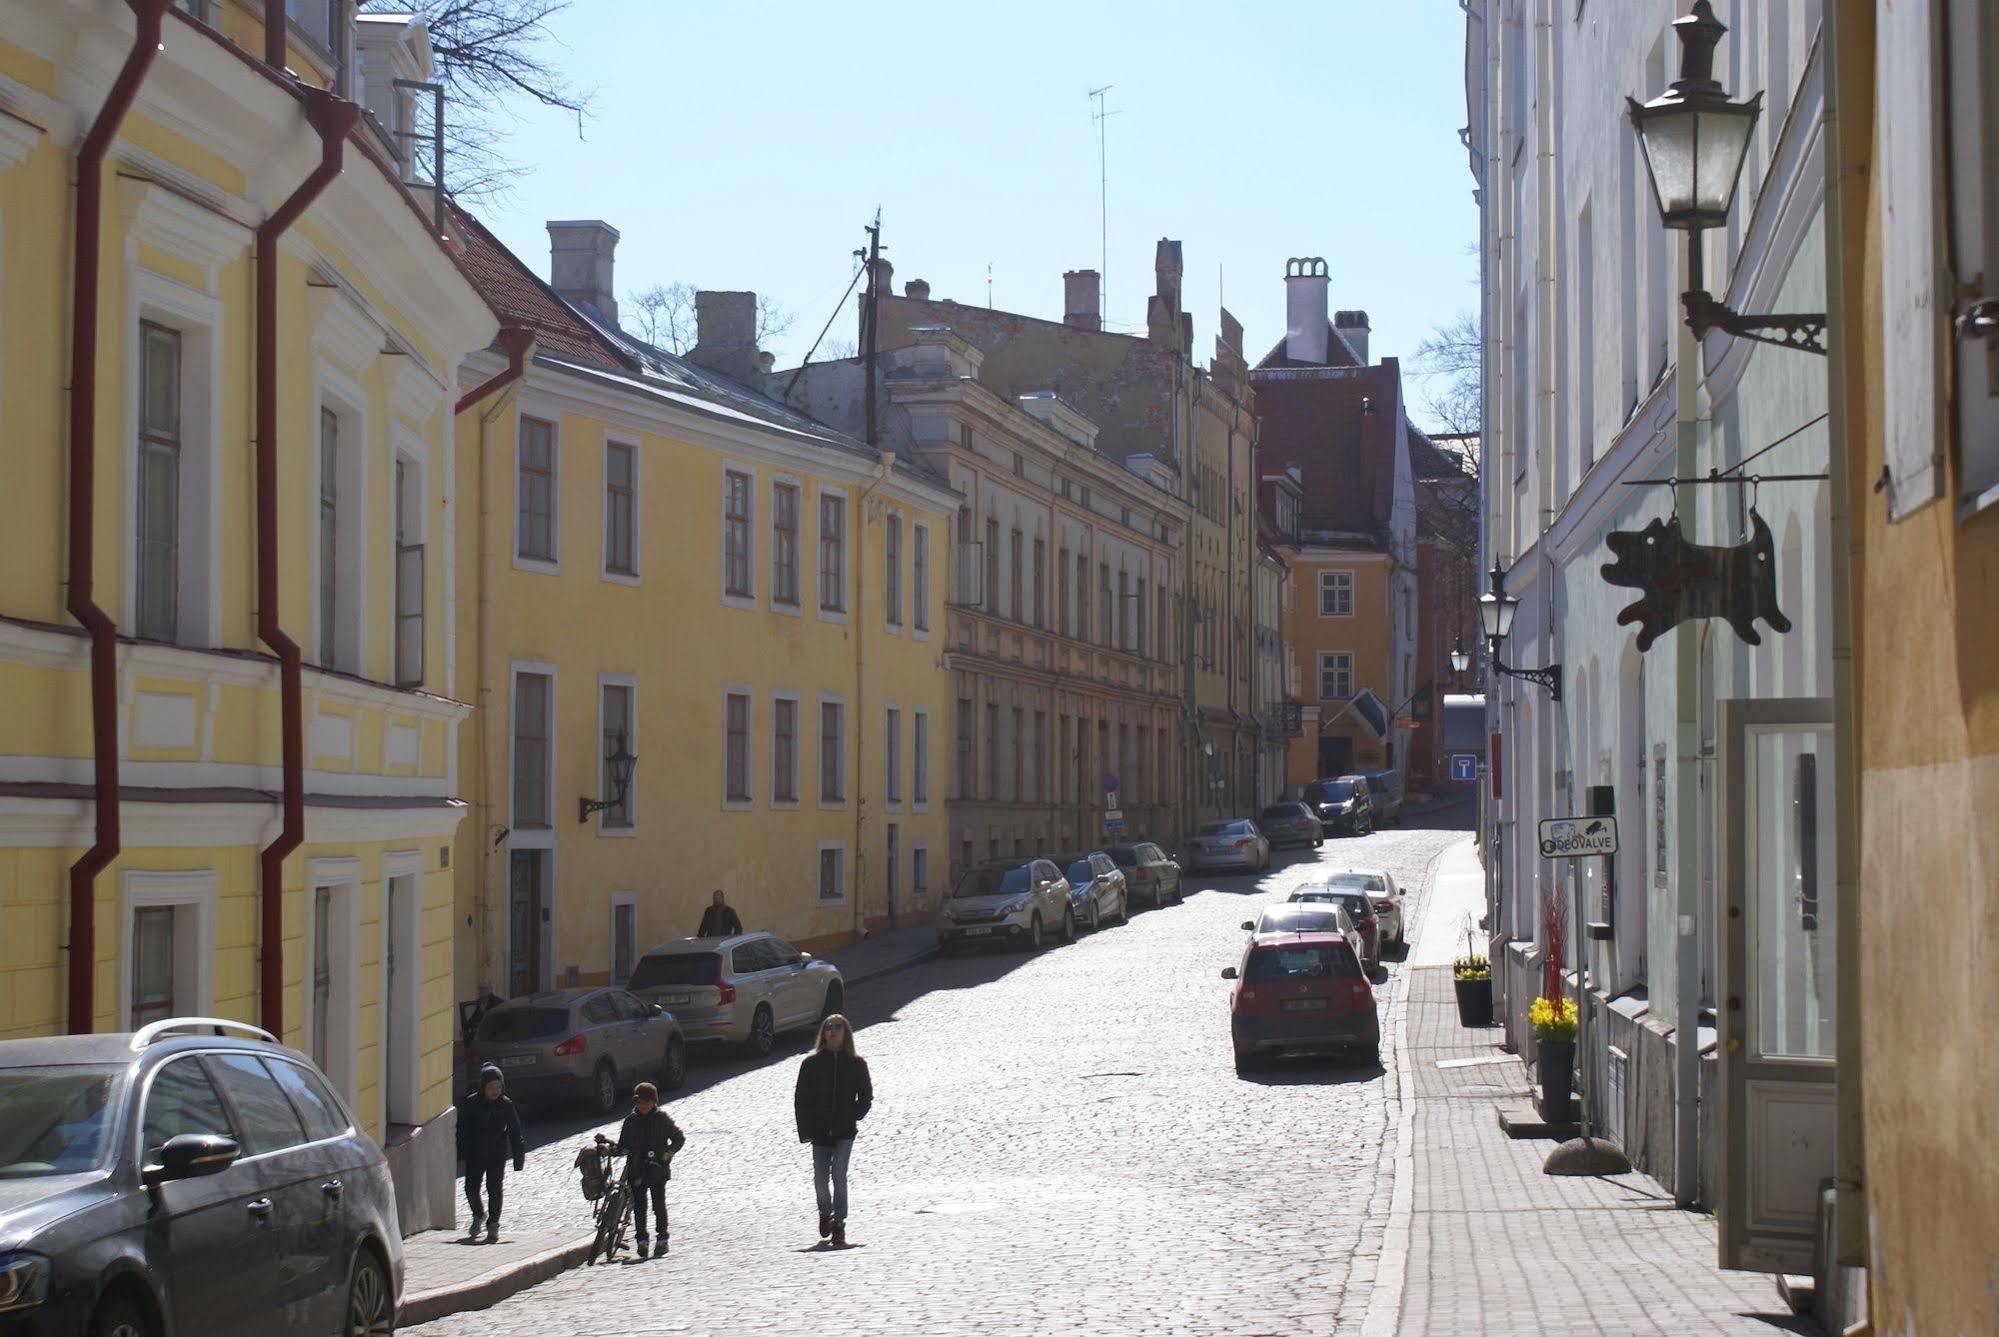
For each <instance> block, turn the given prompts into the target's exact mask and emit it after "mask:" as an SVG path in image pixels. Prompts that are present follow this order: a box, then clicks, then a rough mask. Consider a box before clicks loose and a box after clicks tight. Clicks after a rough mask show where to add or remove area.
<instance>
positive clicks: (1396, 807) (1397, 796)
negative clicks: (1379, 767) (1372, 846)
mask: <svg viewBox="0 0 1999 1337" xmlns="http://www.w3.org/2000/svg"><path fill="white" fill-rule="evenodd" d="M1361 779H1363V780H1365V781H1367V794H1368V798H1369V799H1370V800H1372V801H1373V803H1374V820H1375V824H1376V825H1378V826H1394V825H1399V824H1400V823H1401V821H1402V772H1400V771H1363V772H1362V773H1361Z"/></svg>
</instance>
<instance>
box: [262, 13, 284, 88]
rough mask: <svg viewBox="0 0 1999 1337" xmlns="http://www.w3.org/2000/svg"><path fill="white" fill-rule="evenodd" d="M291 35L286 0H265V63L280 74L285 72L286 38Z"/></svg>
mask: <svg viewBox="0 0 1999 1337" xmlns="http://www.w3.org/2000/svg"><path fill="white" fill-rule="evenodd" d="M290 35H291V20H290V19H289V18H288V17H286V15H285V0H264V63H265V64H266V65H268V66H270V67H271V69H272V70H274V71H276V72H277V73H279V74H283V73H284V72H285V60H286V57H287V55H288V54H289V53H287V52H286V50H285V38H286V37H288V36H290Z"/></svg>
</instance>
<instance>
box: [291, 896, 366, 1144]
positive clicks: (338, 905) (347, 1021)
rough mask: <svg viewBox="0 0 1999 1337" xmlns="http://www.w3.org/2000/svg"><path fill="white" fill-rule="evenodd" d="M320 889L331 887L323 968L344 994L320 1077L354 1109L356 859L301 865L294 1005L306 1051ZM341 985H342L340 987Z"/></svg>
mask: <svg viewBox="0 0 1999 1337" xmlns="http://www.w3.org/2000/svg"><path fill="white" fill-rule="evenodd" d="M321 887H331V888H333V889H334V898H333V913H332V915H331V917H330V923H329V927H328V931H329V932H330V933H331V934H332V945H331V950H330V951H329V953H328V955H327V962H328V967H329V969H330V970H331V971H332V974H333V979H334V986H333V987H334V991H335V993H336V994H340V993H344V994H345V995H346V996H345V998H344V999H343V1000H342V1001H341V1002H340V1004H339V1005H338V1006H337V1007H335V1008H334V1010H333V1012H332V1015H331V1016H330V1017H329V1018H328V1020H327V1027H326V1045H327V1061H326V1064H325V1069H326V1079H327V1081H329V1082H331V1083H332V1084H333V1089H334V1090H335V1091H338V1092H339V1093H340V1098H341V1099H342V1100H344V1101H346V1102H347V1104H348V1105H349V1106H350V1107H354V1108H359V1107H360V1103H361V1102H360V1101H359V1099H357V1097H359V1095H360V1093H361V1086H360V1073H361V1036H360V1026H359V1021H360V1014H361V998H360V991H359V990H358V989H357V988H356V987H355V986H356V983H357V982H358V981H359V979H360V977H361V973H360V968H359V967H360V962H361V861H360V860H359V859H357V858H354V857H352V856H344V857H341V858H331V859H308V860H306V863H305V907H304V909H305V929H304V932H303V933H302V934H301V939H302V941H303V943H304V953H303V955H302V956H301V958H300V961H299V977H300V980H301V982H302V983H303V985H304V988H303V989H302V990H301V992H302V993H303V995H304V997H303V1001H302V1002H301V1004H300V1006H299V1021H300V1023H301V1026H300V1039H301V1041H302V1044H301V1047H302V1048H303V1049H304V1051H305V1052H306V1053H308V1054H310V1053H311V1052H312V1050H311V1045H312V1039H311V1037H312V1028H313V1025H314V1023H315V1021H316V1017H315V1016H314V1013H313V1002H312V960H313V955H314V953H315V951H316V950H317V949H318V942H317V940H316V938H315V937H314V930H313V920H314V919H315V916H314V914H313V913H312V898H313V896H314V895H315V894H316V893H317V891H318V889H319V888H321ZM342 981H345V986H344V988H343V986H342Z"/></svg>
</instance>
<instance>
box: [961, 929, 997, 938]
mask: <svg viewBox="0 0 1999 1337" xmlns="http://www.w3.org/2000/svg"><path fill="white" fill-rule="evenodd" d="M958 931H959V932H960V933H963V934H964V935H965V936H966V937H968V938H970V937H975V936H977V935H978V934H981V933H991V932H992V930H991V929H989V928H967V929H960V930H958Z"/></svg>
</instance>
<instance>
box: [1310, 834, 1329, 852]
mask: <svg viewBox="0 0 1999 1337" xmlns="http://www.w3.org/2000/svg"><path fill="white" fill-rule="evenodd" d="M1325 843H1326V838H1325V837H1324V836H1314V837H1313V838H1312V848H1313V849H1317V848H1319V846H1321V845H1323V844H1325Z"/></svg>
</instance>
